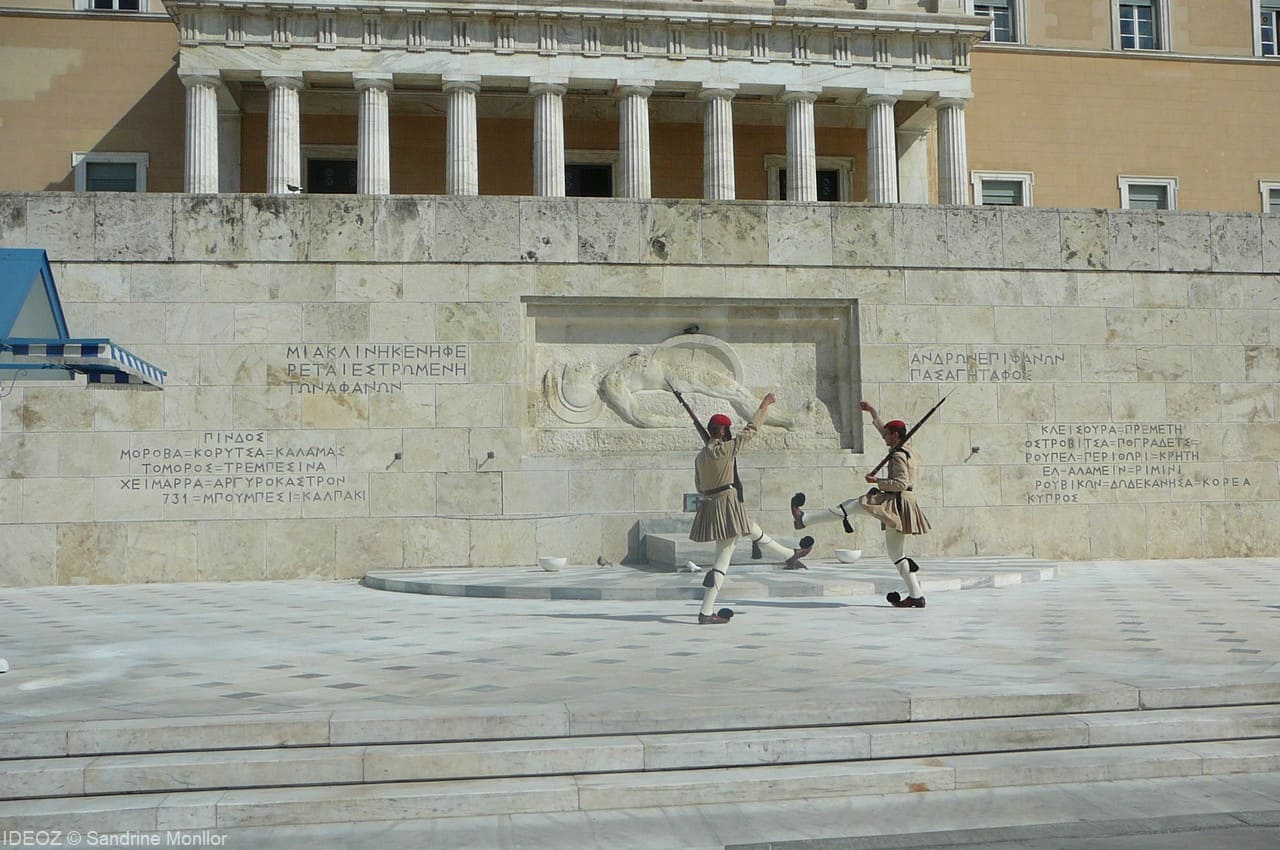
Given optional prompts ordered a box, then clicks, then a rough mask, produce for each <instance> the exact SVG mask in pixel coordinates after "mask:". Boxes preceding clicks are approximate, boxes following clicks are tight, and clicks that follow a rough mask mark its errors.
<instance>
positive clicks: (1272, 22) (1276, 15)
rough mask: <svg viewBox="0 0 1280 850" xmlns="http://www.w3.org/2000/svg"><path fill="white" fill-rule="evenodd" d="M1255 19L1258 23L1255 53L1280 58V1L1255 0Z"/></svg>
mask: <svg viewBox="0 0 1280 850" xmlns="http://www.w3.org/2000/svg"><path fill="white" fill-rule="evenodd" d="M1253 19H1254V20H1255V21H1257V22H1258V28H1257V29H1256V30H1254V33H1253V37H1254V53H1256V54H1257V55H1259V56H1280V0H1253Z"/></svg>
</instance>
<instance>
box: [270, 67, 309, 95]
mask: <svg viewBox="0 0 1280 850" xmlns="http://www.w3.org/2000/svg"><path fill="white" fill-rule="evenodd" d="M262 84H263V85H265V86H266V87H267V88H269V89H278V88H285V89H293V90H294V91H298V90H300V89H301V88H302V87H303V86H305V85H306V83H305V81H304V80H303V79H302V72H301V71H263V72H262Z"/></svg>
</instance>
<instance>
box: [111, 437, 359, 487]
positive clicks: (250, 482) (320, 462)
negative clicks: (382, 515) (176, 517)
mask: <svg viewBox="0 0 1280 850" xmlns="http://www.w3.org/2000/svg"><path fill="white" fill-rule="evenodd" d="M345 455H346V447H345V446H276V445H271V444H270V443H268V441H267V434H266V432H265V431H206V432H204V434H202V435H201V439H200V443H199V444H198V445H196V446H161V447H156V448H150V447H148V448H137V449H123V450H121V452H120V459H121V460H127V461H129V466H130V471H131V472H133V473H135V474H134V475H132V476H130V477H128V478H121V479H120V489H121V490H127V491H132V492H154V493H156V494H158V495H159V496H160V501H161V504H165V505H188V504H191V505H219V504H234V505H271V504H301V503H318V502H363V501H365V500H366V499H367V494H366V492H365V490H364V489H361V488H353V487H348V486H347V476H345V475H339V474H336V473H335V471H334V467H335V465H336V463H337V461H338V460H339V459H340V458H342V457H344V456H345Z"/></svg>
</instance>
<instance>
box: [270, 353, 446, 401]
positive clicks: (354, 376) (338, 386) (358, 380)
mask: <svg viewBox="0 0 1280 850" xmlns="http://www.w3.org/2000/svg"><path fill="white" fill-rule="evenodd" d="M285 361H286V362H285V371H284V377H285V380H286V382H287V383H288V384H289V392H290V393H291V394H294V395H297V394H300V393H329V394H337V393H344V394H345V393H351V394H353V395H354V394H361V393H397V392H400V391H401V390H403V389H404V385H405V383H418V384H422V383H466V382H468V381H470V380H471V352H470V349H469V347H468V345H467V343H465V342H460V343H459V342H455V343H447V342H446V343H359V344H335V343H324V344H317V343H305V344H301V345H290V346H288V347H287V348H286V349H285Z"/></svg>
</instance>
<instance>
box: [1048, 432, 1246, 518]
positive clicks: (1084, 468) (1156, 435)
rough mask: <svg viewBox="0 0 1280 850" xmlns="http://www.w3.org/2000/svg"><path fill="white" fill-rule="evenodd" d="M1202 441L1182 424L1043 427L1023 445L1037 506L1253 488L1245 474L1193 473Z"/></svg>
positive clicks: (1199, 458)
mask: <svg viewBox="0 0 1280 850" xmlns="http://www.w3.org/2000/svg"><path fill="white" fill-rule="evenodd" d="M1200 446H1201V441H1200V439H1199V438H1198V437H1196V436H1193V434H1192V432H1190V431H1189V430H1188V428H1187V426H1186V425H1183V424H1181V423H1176V422H1165V423H1128V424H1122V425H1111V424H1098V423H1089V424H1084V423H1080V424H1061V423H1059V424H1053V425H1041V426H1040V432H1039V435H1038V436H1035V437H1031V438H1030V439H1028V440H1027V441H1026V442H1025V444H1024V445H1023V453H1024V457H1025V461H1026V463H1028V464H1031V465H1034V466H1036V467H1038V469H1037V472H1038V475H1037V477H1036V479H1035V490H1034V492H1032V493H1029V494H1028V495H1027V502H1028V503H1029V504H1033V505H1042V504H1060V503H1074V502H1080V501H1082V500H1081V498H1080V497H1081V495H1082V494H1083V495H1085V496H1086V497H1087V496H1089V495H1091V494H1097V493H1100V492H1102V491H1110V490H1128V491H1132V490H1167V491H1172V490H1185V489H1188V488H1196V487H1211V488H1219V487H1252V486H1253V482H1251V481H1250V480H1249V479H1248V478H1247V477H1245V476H1238V475H1205V474H1203V472H1198V471H1192V472H1188V471H1186V470H1185V469H1184V466H1183V464H1188V463H1198V462H1199V461H1200V460H1201V453H1200Z"/></svg>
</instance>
